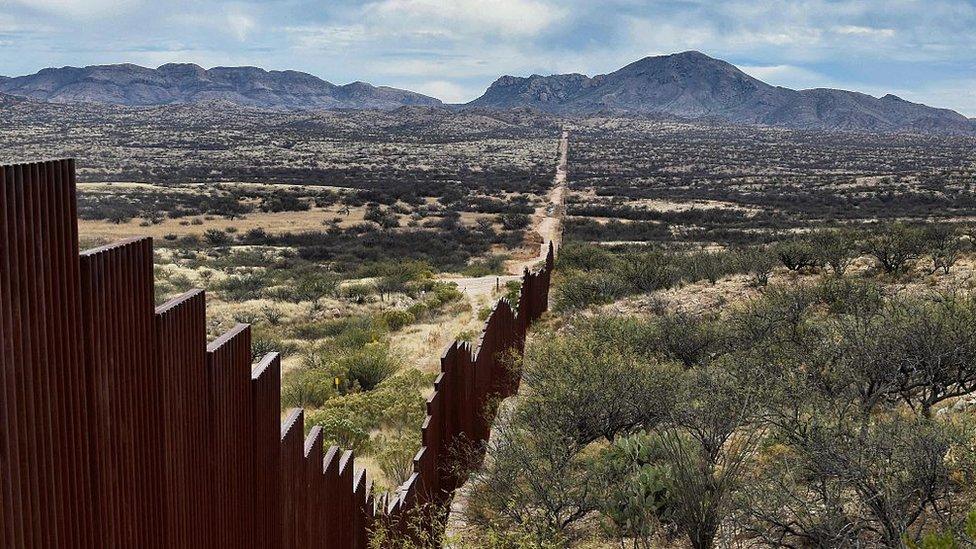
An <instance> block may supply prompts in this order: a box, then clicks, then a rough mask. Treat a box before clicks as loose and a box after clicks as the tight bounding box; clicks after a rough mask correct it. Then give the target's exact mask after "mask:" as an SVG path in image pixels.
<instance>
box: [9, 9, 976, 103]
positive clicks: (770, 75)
mask: <svg viewBox="0 0 976 549" xmlns="http://www.w3.org/2000/svg"><path fill="white" fill-rule="evenodd" d="M685 50H699V51H701V52H704V53H706V54H708V55H711V56H713V57H717V58H720V59H724V60H726V61H729V62H731V63H733V64H735V65H737V66H738V67H739V68H741V69H742V70H744V71H745V72H747V73H748V74H751V75H752V76H755V77H757V78H760V79H762V80H764V81H766V82H769V83H771V84H776V85H781V86H787V87H792V88H799V89H802V88H811V87H835V88H842V89H850V90H857V91H862V92H865V93H870V94H872V95H876V96H880V95H884V94H885V93H894V94H895V95H898V96H900V97H902V98H904V99H908V100H911V101H919V102H923V103H926V104H929V105H932V106H938V107H947V108H952V109H955V110H957V111H959V112H962V113H963V114H966V115H967V116H970V117H976V0H918V1H916V0H859V1H854V0H728V1H706V0H684V1H681V0H679V1H669V2H664V1H661V2H658V1H640V0H603V1H598V0H482V1H479V0H369V1H358V2H357V1H351V0H263V1H218V0H0V74H3V75H7V76H17V75H22V74H29V73H33V72H36V71H37V70H39V69H41V68H44V67H50V66H64V65H74V66H83V65H91V64H103V63H123V62H127V63H136V64H139V65H144V66H152V67H155V66H158V65H161V64H163V63H169V62H191V63H197V64H199V65H201V66H204V67H207V68H210V67H213V66H232V65H254V66H259V67H263V68H266V69H293V70H301V71H306V72H309V73H312V74H314V75H316V76H319V77H321V78H323V79H325V80H328V81H330V82H334V83H337V84H344V83H347V82H351V81H355V80H362V81H366V82H370V83H373V84H376V85H389V86H396V87H402V88H406V89H410V90H414V91H418V92H422V93H426V94H430V95H433V96H435V97H438V98H440V99H443V100H444V101H447V102H465V101H469V100H471V99H474V98H475V97H477V96H479V95H481V93H483V92H484V90H485V88H486V87H487V86H488V85H490V84H491V82H493V81H494V80H495V79H496V78H497V77H499V76H501V75H503V74H512V75H518V76H527V75H529V74H534V73H535V74H557V73H568V72H578V73H583V74H587V75H591V76H592V75H595V74H602V73H608V72H611V71H613V70H616V69H618V68H620V67H622V66H624V65H626V64H628V63H630V62H633V61H636V60H638V59H640V58H642V57H646V56H649V55H662V54H668V53H674V52H679V51H685Z"/></svg>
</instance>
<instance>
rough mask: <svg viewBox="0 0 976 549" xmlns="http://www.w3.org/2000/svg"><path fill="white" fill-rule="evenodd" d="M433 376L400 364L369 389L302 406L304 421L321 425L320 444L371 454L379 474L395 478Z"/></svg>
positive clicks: (413, 445) (413, 447) (413, 443)
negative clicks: (315, 406) (401, 367)
mask: <svg viewBox="0 0 976 549" xmlns="http://www.w3.org/2000/svg"><path fill="white" fill-rule="evenodd" d="M433 380H434V374H425V373H423V372H421V371H419V370H414V369H404V370H401V371H400V372H398V373H397V374H396V375H394V376H392V377H390V378H388V379H386V380H384V381H383V382H381V383H379V384H378V385H377V386H376V388H375V389H373V390H372V391H366V392H361V393H350V394H346V395H339V396H335V397H333V398H330V399H328V400H326V401H325V402H324V403H323V404H322V405H321V406H320V407H319V408H318V409H316V410H311V411H309V412H308V414H307V416H306V418H307V419H306V425H307V426H309V427H311V426H313V425H319V426H321V427H322V431H323V433H322V434H323V437H324V440H325V444H326V446H328V445H332V444H335V445H337V446H340V447H342V448H349V449H352V450H353V451H355V452H356V453H357V454H361V455H367V456H372V455H376V456H377V458H378V461H379V462H380V466H381V468H382V469H383V470H384V474H386V475H388V478H391V479H393V478H397V476H398V475H397V474H396V472H397V471H399V472H401V473H402V471H403V470H404V469H403V468H404V467H405V465H403V464H404V463H406V461H408V460H409V459H412V457H413V455H414V454H415V453H416V451H417V450H418V449H419V446H420V437H419V433H420V427H421V425H422V424H423V421H424V417H425V416H426V402H427V401H426V397H425V395H424V391H425V390H426V389H427V388H429V386H430V384H431V383H433ZM408 456H409V457H408ZM397 484H398V483H397ZM394 486H395V484H391V485H390V486H389V487H394Z"/></svg>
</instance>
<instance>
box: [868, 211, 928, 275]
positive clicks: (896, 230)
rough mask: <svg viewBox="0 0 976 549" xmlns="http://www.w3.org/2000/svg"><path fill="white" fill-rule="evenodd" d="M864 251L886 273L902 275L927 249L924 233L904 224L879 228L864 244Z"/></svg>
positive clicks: (893, 224)
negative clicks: (910, 263)
mask: <svg viewBox="0 0 976 549" xmlns="http://www.w3.org/2000/svg"><path fill="white" fill-rule="evenodd" d="M864 249H865V251H867V253H869V254H871V255H872V256H873V257H874V258H875V259H876V260H877V262H878V264H879V265H881V268H882V269H883V270H884V272H886V273H889V274H895V273H900V272H903V271H904V270H905V268H906V267H907V266H908V264H909V262H911V261H914V260H915V259H917V258H918V257H919V255H920V254H921V253H922V252H923V251H924V249H925V239H924V234H923V233H922V231H921V230H920V229H919V228H917V227H911V226H908V225H905V224H904V223H892V224H890V225H884V226H881V227H879V228H877V229H876V230H875V231H874V232H873V233H872V234H871V235H869V236H868V238H867V239H866V240H865V242H864Z"/></svg>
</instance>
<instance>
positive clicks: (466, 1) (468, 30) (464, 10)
mask: <svg viewBox="0 0 976 549" xmlns="http://www.w3.org/2000/svg"><path fill="white" fill-rule="evenodd" d="M364 12H365V15H366V16H367V17H370V18H374V19H379V20H380V21H381V22H384V23H386V24H395V26H397V27H399V28H403V27H406V26H409V27H411V28H415V29H416V28H421V29H427V28H431V27H433V28H438V29H441V30H442V31H444V32H450V33H459V34H482V35H485V34H491V35H502V36H506V35H514V36H519V35H523V36H525V35H535V34H538V33H539V32H541V31H543V30H545V29H547V28H548V27H550V26H551V25H552V24H554V23H555V22H556V21H559V20H560V19H562V18H563V17H565V16H566V15H567V10H565V9H563V8H561V7H558V6H556V5H554V4H550V3H548V2H543V1H541V0H492V1H491V2H490V3H487V2H483V1H481V0H382V1H380V2H374V3H372V4H369V5H368V6H367V7H366V9H365V10H364Z"/></svg>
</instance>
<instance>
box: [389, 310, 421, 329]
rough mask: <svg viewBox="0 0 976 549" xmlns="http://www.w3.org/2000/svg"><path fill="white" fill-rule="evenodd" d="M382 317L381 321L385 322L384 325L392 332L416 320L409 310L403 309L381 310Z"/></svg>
mask: <svg viewBox="0 0 976 549" xmlns="http://www.w3.org/2000/svg"><path fill="white" fill-rule="evenodd" d="M382 317H383V322H385V323H386V327H387V328H389V329H390V331H392V332H396V331H399V330H401V329H403V328H405V327H407V326H409V325H411V324H413V323H414V322H415V321H416V320H417V318H416V317H415V316H413V315H412V314H410V312H409V311H403V310H400V309H390V310H388V311H383V314H382Z"/></svg>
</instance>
